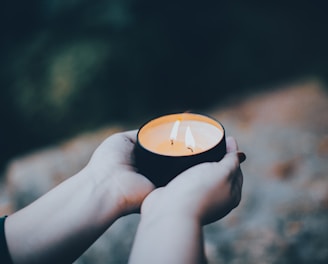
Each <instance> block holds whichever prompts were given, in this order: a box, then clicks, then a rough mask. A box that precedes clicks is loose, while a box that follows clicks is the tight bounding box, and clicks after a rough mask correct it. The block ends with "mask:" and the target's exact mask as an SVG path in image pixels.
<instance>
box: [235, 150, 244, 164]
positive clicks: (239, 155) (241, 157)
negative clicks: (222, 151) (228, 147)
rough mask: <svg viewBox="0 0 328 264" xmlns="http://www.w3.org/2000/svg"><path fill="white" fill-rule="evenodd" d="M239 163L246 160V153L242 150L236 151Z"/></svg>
mask: <svg viewBox="0 0 328 264" xmlns="http://www.w3.org/2000/svg"><path fill="white" fill-rule="evenodd" d="M237 154H238V159H239V163H243V162H244V161H245V160H246V154H245V153H244V152H240V151H238V152H237Z"/></svg>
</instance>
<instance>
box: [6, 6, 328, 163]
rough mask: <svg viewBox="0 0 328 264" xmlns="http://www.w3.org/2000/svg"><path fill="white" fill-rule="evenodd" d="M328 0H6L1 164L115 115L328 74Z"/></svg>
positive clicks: (199, 102) (116, 119)
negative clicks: (327, 6) (327, 3)
mask: <svg viewBox="0 0 328 264" xmlns="http://www.w3.org/2000/svg"><path fill="white" fill-rule="evenodd" d="M324 3H325V1H242V0H239V1H192V0H191V1H190V0H189V1H181V0H180V1H179V0H177V1H168V0H166V1H153V0H139V1H137V0H135V1H132V0H111V1H109V0H106V1H104V0H98V1H84V0H75V1H74V0H66V1H58V0H36V1H22V0H21V1H18V0H15V1H2V2H1V9H0V24H1V49H0V86H1V97H0V105H1V109H0V110H1V111H0V114H1V121H2V122H1V123H2V125H1V134H0V143H1V156H0V164H1V167H3V166H4V165H5V163H6V162H7V161H8V159H10V158H12V157H14V156H16V155H19V154H22V153H24V152H26V151H30V150H32V149H35V148H38V147H40V146H43V145H46V144H54V143H55V142H57V141H58V140H61V139H63V138H67V137H69V136H72V135H74V134H76V133H79V132H81V131H84V130H88V129H94V128H97V127H99V126H102V125H104V124H110V123H120V124H137V123H138V122H141V121H143V120H145V119H146V118H149V117H152V116H155V115H159V114H161V113H164V112H172V111H185V110H202V109H206V108H208V107H210V106H212V105H214V104H215V105H220V104H223V103H224V102H225V101H226V100H228V99H231V98H233V97H234V96H236V95H237V94H238V95H240V94H241V95H244V94H247V93H254V92H257V91H260V90H264V89H270V87H274V86H275V85H277V84H281V83H284V82H287V81H291V80H297V79H302V78H307V77H316V78H320V79H322V80H323V81H325V80H326V79H327V73H328V71H327V69H328V48H327V47H328V38H327V26H328V16H327V11H328V10H327V8H326V5H325V4H324Z"/></svg>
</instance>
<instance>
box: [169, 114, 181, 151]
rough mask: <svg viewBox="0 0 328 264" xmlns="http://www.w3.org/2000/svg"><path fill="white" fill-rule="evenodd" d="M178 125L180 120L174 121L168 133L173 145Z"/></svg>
mask: <svg viewBox="0 0 328 264" xmlns="http://www.w3.org/2000/svg"><path fill="white" fill-rule="evenodd" d="M179 126H180V120H177V121H175V123H174V126H173V128H172V130H171V134H170V140H171V145H173V144H174V141H175V140H177V136H178V129H179Z"/></svg>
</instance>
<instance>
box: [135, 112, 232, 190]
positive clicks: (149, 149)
mask: <svg viewBox="0 0 328 264" xmlns="http://www.w3.org/2000/svg"><path fill="white" fill-rule="evenodd" d="M225 153H226V143H225V133H224V128H223V126H222V125H221V124H220V123H219V122H218V121H216V120H215V119H213V118H211V117H208V116H205V115H201V114H195V113H178V114H170V115H166V116H161V117H159V118H155V119H153V120H151V121H149V122H147V123H146V124H144V125H143V126H142V127H141V128H140V129H139V132H138V136H137V143H136V145H135V149H134V158H135V166H136V168H137V170H138V172H140V173H141V174H143V175H145V176H146V177H147V178H149V179H150V180H151V181H152V182H153V183H154V184H155V185H156V186H164V185H166V184H167V183H168V182H169V181H170V180H171V179H173V178H174V177H175V176H176V175H178V174H179V173H181V172H182V171H183V170H185V169H187V168H189V167H191V166H193V165H196V164H199V163H202V162H206V161H218V160H220V159H221V158H222V157H223V156H224V155H225Z"/></svg>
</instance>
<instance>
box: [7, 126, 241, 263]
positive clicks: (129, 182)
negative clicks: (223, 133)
mask: <svg viewBox="0 0 328 264" xmlns="http://www.w3.org/2000/svg"><path fill="white" fill-rule="evenodd" d="M136 134H137V131H136V130H134V131H128V132H122V133H118V134H115V135H113V136H110V137H109V138H107V139H106V140H105V141H104V142H103V143H102V144H101V145H100V146H99V147H98V148H97V149H96V151H95V152H94V153H93V155H92V157H91V159H90V161H89V163H88V164H87V165H86V167H85V168H83V169H82V170H81V171H80V172H78V173H77V174H76V175H74V176H72V177H70V178H69V179H67V180H66V181H64V182H63V183H61V184H59V185H58V186H57V187H55V188H54V189H52V190H51V191H49V192H48V193H46V194H45V195H43V196H42V197H40V198H39V199H37V200H36V201H35V202H33V203H31V204H30V205H28V206H27V207H25V208H23V209H21V210H19V211H17V212H15V213H13V214H12V215H9V216H8V218H7V220H6V222H5V233H6V240H7V244H8V249H9V253H10V255H11V258H12V260H13V262H14V263H15V264H16V263H17V264H21V263H22V264H26V263H47V264H48V263H72V262H74V261H75V260H76V259H77V258H78V257H79V256H80V255H81V254H83V252H84V251H85V250H86V249H87V248H88V247H89V246H90V245H91V244H92V243H93V242H94V241H95V240H96V239H98V238H99V237H100V236H101V235H102V234H103V233H104V232H105V231H106V230H107V229H108V228H109V227H110V226H111V224H113V223H114V222H115V221H116V220H117V219H118V218H120V217H122V216H124V215H127V214H130V213H137V212H140V207H141V205H142V203H143V201H144V200H145V198H146V197H147V196H148V195H149V194H151V195H149V196H148V198H147V199H146V200H145V203H144V204H143V206H142V211H143V214H142V218H141V219H142V221H141V224H140V226H139V230H138V235H137V237H136V238H137V242H136V243H135V246H134V248H133V252H132V258H131V262H132V263H160V262H147V261H146V262H136V261H138V258H136V257H138V256H140V254H143V253H145V252H146V251H147V247H148V246H149V247H148V250H149V249H150V250H151V249H152V248H151V246H152V245H149V244H147V243H145V244H142V243H140V241H141V239H142V236H144V237H145V241H149V240H148V239H149V238H152V236H154V235H156V234H157V232H158V231H159V230H158V228H160V225H161V224H162V227H163V228H172V230H175V228H179V227H180V225H181V226H182V223H184V226H185V227H183V228H184V229H181V232H182V233H181V235H183V236H184V237H182V240H181V242H184V241H185V240H187V239H193V242H192V243H193V244H197V243H198V244H199V245H197V246H196V245H188V244H186V245H187V246H186V247H184V248H183V250H189V249H190V248H193V249H196V250H197V252H196V253H195V254H196V255H195V258H196V259H197V258H198V257H200V256H201V255H202V254H203V253H202V249H201V248H202V234H201V229H200V227H199V225H200V224H203V223H205V222H208V221H213V220H216V219H217V218H218V217H221V216H223V214H226V213H228V211H229V210H231V208H232V207H233V206H232V205H236V204H237V200H238V199H236V197H235V196H236V195H235V194H234V193H235V192H229V191H228V189H229V188H232V186H235V185H234V184H232V182H233V181H235V180H234V179H237V178H238V177H235V176H232V175H231V176H229V177H228V176H227V174H229V175H230V174H231V173H232V171H234V172H235V173H237V172H238V168H239V162H238V161H236V157H238V155H237V152H236V151H235V150H231V151H230V150H229V146H231V144H230V143H229V142H230V141H231V140H229V139H227V143H228V152H231V153H229V154H227V156H226V157H225V158H224V159H223V161H222V164H223V165H220V166H216V165H215V164H211V163H208V164H207V163H206V164H200V165H198V166H195V167H194V168H191V169H189V170H187V171H185V172H183V173H182V174H181V175H179V176H178V177H177V178H176V179H175V180H174V181H172V183H170V184H169V185H168V186H167V187H165V188H166V189H165V188H161V189H156V190H155V191H154V188H155V187H154V185H153V184H152V183H151V182H150V181H149V180H148V179H147V178H146V177H144V176H143V175H141V174H138V173H137V172H136V171H135V169H134V167H133V160H132V159H131V153H132V151H133V148H134V144H135V140H136ZM237 159H238V158H237ZM225 160H226V161H225ZM224 164H226V165H224ZM220 168H221V169H220ZM223 168H226V169H225V170H224V169H223ZM218 169H220V171H221V170H222V171H221V173H222V175H221V176H220V173H218V171H217V170H218ZM199 174H204V175H205V174H206V175H207V176H208V177H207V178H208V180H206V181H201V180H200V179H199V176H197V175H199ZM193 175H194V176H193ZM212 178H213V179H212ZM214 178H218V179H221V180H217V181H216V180H215V179H214ZM228 178H229V179H231V181H230V180H228ZM238 179H239V180H238V182H239V181H240V177H239V178H238ZM241 180H242V179H241ZM187 182H190V183H193V184H187V185H186V184H185V183H187ZM205 183H206V184H207V185H206V184H205ZM214 183H217V184H216V189H213V188H211V184H214ZM219 183H220V184H221V185H220V184H219ZM188 186H189V187H188ZM204 186H205V187H206V186H207V187H208V188H207V189H206V190H207V191H205V189H204V191H201V192H199V194H200V193H203V195H198V196H197V198H196V196H195V199H194V202H195V204H196V205H197V206H196V207H197V208H198V209H200V208H203V209H204V210H184V208H185V206H187V207H190V206H191V205H192V204H191V203H189V202H188V201H187V200H186V199H185V198H184V197H185V195H188V194H190V193H194V192H198V191H199V190H203V188H204ZM220 186H221V189H220ZM240 188H241V187H240ZM218 189H220V193H222V194H220V195H219V196H218V195H217V194H218V193H217V190H218ZM238 192H239V189H236V193H237V194H238ZM205 193H207V196H206V195H205ZM167 195H172V197H171V198H169V197H166V196H167ZM217 196H218V197H217ZM165 197H166V198H165ZM220 197H221V198H220ZM231 197H235V198H231ZM173 198H175V199H181V201H179V202H178V203H176V205H174V206H172V203H171V202H172V199H173ZM212 199H214V200H217V202H216V203H211V202H209V200H212ZM196 202H197V203H196ZM193 206H194V205H193ZM217 206H219V207H217ZM157 207H158V208H162V210H158V209H156V208H157ZM166 207H167V208H166ZM217 208H221V209H220V210H217ZM223 208H224V209H223ZM179 210H182V211H179ZM181 212H184V213H181ZM212 212H213V213H212ZM165 213H166V214H167V215H170V216H173V217H172V220H173V221H172V220H170V221H163V220H162V221H158V222H156V225H153V226H152V225H149V223H152V222H151V219H155V220H158V217H161V216H163V215H164V214H165ZM147 219H148V220H147ZM146 220H147V221H146ZM196 220H197V221H196ZM147 226H150V227H151V228H153V230H154V234H153V235H152V234H149V232H148V231H147V230H145V227H147ZM154 227H155V228H154ZM156 227H157V228H156ZM150 230H151V229H150ZM170 230H171V229H170ZM189 231H192V234H189V233H188V232H189ZM197 232H199V233H197ZM159 234H161V233H159ZM171 238H172V237H170V236H169V235H168V236H167V237H166V242H165V243H164V245H168V244H169V242H170V239H171ZM173 238H175V237H173ZM165 249H166V250H170V247H165ZM138 250H140V252H137V251H138ZM198 251H199V252H198ZM154 252H156V247H155V248H154ZM176 252H177V251H174V249H173V251H172V254H175V253H176ZM182 252H184V251H182ZM137 253H138V254H137ZM162 253H164V251H163V252H162ZM182 255H183V256H181V258H183V257H184V255H186V254H182ZM163 263H179V262H165V261H164V262H163ZM180 263H187V262H180ZM189 263H192V262H189Z"/></svg>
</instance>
